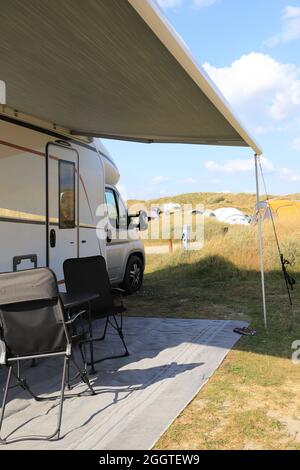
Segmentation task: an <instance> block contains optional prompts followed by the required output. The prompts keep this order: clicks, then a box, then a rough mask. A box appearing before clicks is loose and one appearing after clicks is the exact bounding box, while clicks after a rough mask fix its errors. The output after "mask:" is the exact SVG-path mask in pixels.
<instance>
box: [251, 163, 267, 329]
mask: <svg viewBox="0 0 300 470" xmlns="http://www.w3.org/2000/svg"><path fill="white" fill-rule="evenodd" d="M258 158H259V157H258V155H257V154H255V155H254V160H255V179H256V204H257V205H256V207H257V220H258V239H259V257H260V273H261V290H262V301H263V312H264V325H265V328H266V329H267V328H268V323H267V307H266V290H265V272H264V255H263V242H262V220H261V211H260V209H259V202H260V201H259V179H258Z"/></svg>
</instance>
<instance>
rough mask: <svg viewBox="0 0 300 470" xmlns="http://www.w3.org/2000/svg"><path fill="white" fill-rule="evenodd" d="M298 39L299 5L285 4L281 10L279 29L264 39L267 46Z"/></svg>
mask: <svg viewBox="0 0 300 470" xmlns="http://www.w3.org/2000/svg"><path fill="white" fill-rule="evenodd" d="M295 39H300V7H294V6H287V7H285V8H284V10H283V12H282V27H281V31H280V32H279V33H277V34H275V36H272V37H271V38H270V39H268V40H267V41H266V45H267V46H269V47H274V46H277V44H280V43H287V42H289V41H293V40H295Z"/></svg>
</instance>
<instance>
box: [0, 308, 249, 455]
mask: <svg viewBox="0 0 300 470" xmlns="http://www.w3.org/2000/svg"><path fill="white" fill-rule="evenodd" d="M246 325H247V323H246V322H242V321H225V320H224V321H222V320H221V321H220V320H215V321H214V320H181V319H162V318H140V317H127V318H125V319H124V332H125V338H126V340H127V345H128V349H129V351H130V356H129V357H125V358H120V359H113V360H107V361H104V362H102V363H100V364H97V371H98V373H97V375H96V376H93V377H92V378H91V382H92V383H93V386H94V388H95V390H96V391H97V395H96V396H82V397H74V398H69V399H67V400H65V404H64V412H63V422H62V439H61V440H59V441H53V442H44V441H23V442H18V443H11V444H9V445H7V446H1V447H0V450H4V449H107V450H108V449H109V450H112V449H150V448H152V447H153V446H154V445H155V443H156V442H157V440H158V439H159V437H160V436H161V435H162V434H163V433H164V431H165V430H166V429H167V428H168V427H169V426H170V424H171V423H172V422H173V420H174V419H175V418H176V417H177V416H178V414H179V413H180V412H181V411H182V410H183V409H184V408H185V407H186V406H187V404H188V403H189V402H190V401H191V400H192V398H193V397H194V396H195V395H196V394H197V392H198V391H199V390H200V389H201V387H202V386H203V385H204V384H205V383H206V382H207V380H208V379H209V377H211V375H212V374H213V373H214V371H215V370H216V369H217V368H218V366H219V365H220V364H221V362H222V361H223V359H224V358H225V356H226V355H227V353H228V351H229V350H230V349H231V348H232V347H233V346H234V344H235V343H236V342H237V340H238V339H239V337H240V336H239V335H238V334H236V333H234V332H233V329H234V328H235V327H243V326H246ZM97 326H98V329H99V333H100V330H101V327H102V325H101V324H98V325H97ZM95 329H97V328H95ZM109 333H110V334H109V335H108V336H107V338H106V340H105V341H104V342H103V341H101V342H98V343H96V344H95V356H96V358H99V357H101V356H103V355H108V354H110V353H111V352H114V353H116V352H119V353H121V352H122V348H121V342H120V339H119V338H118V336H116V334H115V333H111V332H109ZM1 369H2V370H1V371H0V382H1V384H2V383H3V379H4V376H5V369H4V368H3V367H1ZM61 369H62V361H61V360H60V359H50V360H41V361H39V362H38V364H37V366H36V367H33V368H28V367H26V370H25V373H26V377H27V379H28V382H29V383H30V385H32V388H33V389H34V391H35V392H36V393H41V394H45V395H47V394H49V393H50V394H51V393H52V394H57V392H58V390H59V387H60V380H61ZM84 389H85V387H84V386H83V385H81V384H78V385H77V386H76V387H75V388H74V389H73V390H71V392H69V391H66V394H67V395H68V394H69V393H72V392H73V393H74V392H76V393H78V392H79V391H82V390H84ZM9 400H10V401H9V403H8V405H7V409H6V419H5V421H4V426H3V433H4V435H5V436H7V434H10V433H12V434H11V435H10V437H9V439H10V440H13V439H15V438H19V437H21V436H26V435H27V436H28V435H32V434H39V435H41V434H42V435H44V434H45V435H47V434H50V433H51V432H52V431H53V430H54V429H55V425H56V416H57V411H58V408H57V402H35V401H33V400H32V399H31V398H30V397H28V395H27V394H26V393H25V392H23V391H22V390H20V389H19V388H15V389H12V390H11V393H10V396H9Z"/></svg>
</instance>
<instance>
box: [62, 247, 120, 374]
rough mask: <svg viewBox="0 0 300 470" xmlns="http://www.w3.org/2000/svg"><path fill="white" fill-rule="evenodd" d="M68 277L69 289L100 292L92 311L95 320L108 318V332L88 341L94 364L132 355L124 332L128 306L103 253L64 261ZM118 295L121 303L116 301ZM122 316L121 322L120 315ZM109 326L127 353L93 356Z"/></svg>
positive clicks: (71, 290) (80, 292) (92, 303)
mask: <svg viewBox="0 0 300 470" xmlns="http://www.w3.org/2000/svg"><path fill="white" fill-rule="evenodd" d="M64 276H65V284H66V288H67V292H68V293H70V294H84V293H87V292H90V293H95V294H98V295H99V297H98V299H97V300H93V301H92V302H91V311H92V315H93V318H94V319H98V318H105V326H104V332H103V334H102V336H101V337H99V338H93V333H92V332H91V338H90V339H89V340H88V341H89V342H90V345H91V363H90V364H92V367H93V364H94V363H98V362H102V361H104V360H107V359H114V358H119V357H125V356H128V355H129V352H128V349H127V346H126V343H125V339H124V335H123V313H124V312H125V311H126V308H125V307H124V305H123V300H122V292H124V291H123V290H122V289H119V288H114V287H112V286H111V285H110V281H109V277H108V273H107V268H106V262H105V259H104V258H103V256H89V257H86V258H71V259H67V260H66V261H65V262H64ZM116 296H118V297H119V300H120V305H116V304H115V297H116ZM117 315H120V322H118V321H117V318H116V316H117ZM108 325H110V326H112V328H114V329H115V330H116V331H117V333H118V335H119V337H120V339H121V341H122V344H123V346H124V350H125V352H124V353H123V354H119V355H115V356H107V357H103V358H101V359H98V360H95V361H94V358H93V342H95V341H102V340H104V339H105V336H106V332H107V327H108Z"/></svg>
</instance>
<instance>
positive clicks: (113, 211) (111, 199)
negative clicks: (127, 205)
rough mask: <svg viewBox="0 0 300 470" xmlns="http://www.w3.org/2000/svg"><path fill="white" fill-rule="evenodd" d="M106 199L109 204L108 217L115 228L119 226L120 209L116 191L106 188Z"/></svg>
mask: <svg viewBox="0 0 300 470" xmlns="http://www.w3.org/2000/svg"><path fill="white" fill-rule="evenodd" d="M105 200H106V205H107V212H108V218H109V222H110V224H111V226H112V227H113V228H118V226H119V211H118V205H117V200H116V196H115V192H114V191H113V190H112V189H106V190H105Z"/></svg>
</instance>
